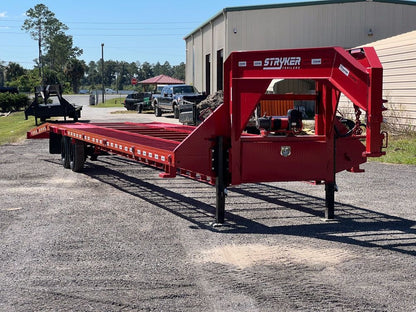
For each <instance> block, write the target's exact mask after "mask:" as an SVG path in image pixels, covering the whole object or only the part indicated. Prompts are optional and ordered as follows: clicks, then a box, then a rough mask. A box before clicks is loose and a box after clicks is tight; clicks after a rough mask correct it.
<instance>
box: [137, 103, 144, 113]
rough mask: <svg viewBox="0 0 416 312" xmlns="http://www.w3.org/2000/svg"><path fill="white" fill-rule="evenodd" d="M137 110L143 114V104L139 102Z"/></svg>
mask: <svg viewBox="0 0 416 312" xmlns="http://www.w3.org/2000/svg"><path fill="white" fill-rule="evenodd" d="M137 112H138V113H139V114H141V113H142V112H143V106H142V105H141V104H139V105H138V107H137Z"/></svg>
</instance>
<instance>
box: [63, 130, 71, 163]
mask: <svg viewBox="0 0 416 312" xmlns="http://www.w3.org/2000/svg"><path fill="white" fill-rule="evenodd" d="M70 145H71V139H70V138H68V137H66V136H63V137H62V138H61V164H62V166H64V168H65V169H69V168H70V162H69V150H70Z"/></svg>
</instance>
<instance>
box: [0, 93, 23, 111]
mask: <svg viewBox="0 0 416 312" xmlns="http://www.w3.org/2000/svg"><path fill="white" fill-rule="evenodd" d="M28 102H29V98H28V96H27V95H26V94H11V93H8V92H6V93H0V111H2V112H9V111H20V110H22V109H23V108H25V107H26V106H27V104H28Z"/></svg>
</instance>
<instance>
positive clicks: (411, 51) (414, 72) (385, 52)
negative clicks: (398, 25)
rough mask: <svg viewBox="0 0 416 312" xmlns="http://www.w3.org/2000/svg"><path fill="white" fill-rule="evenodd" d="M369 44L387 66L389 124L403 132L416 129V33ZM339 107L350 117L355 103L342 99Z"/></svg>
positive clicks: (384, 91) (385, 68) (385, 92)
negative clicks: (350, 109)
mask: <svg viewBox="0 0 416 312" xmlns="http://www.w3.org/2000/svg"><path fill="white" fill-rule="evenodd" d="M367 45H368V46H372V47H374V48H375V50H376V52H377V55H378V57H379V59H380V62H381V64H382V65H383V98H384V99H386V100H388V103H386V104H385V106H386V107H387V108H388V111H386V112H384V114H383V115H384V116H385V117H386V121H387V122H388V123H390V124H393V125H394V126H396V127H399V129H400V130H411V128H413V129H416V31H412V32H408V33H404V34H401V35H398V36H394V37H391V38H387V39H383V40H379V41H375V42H372V43H370V44H367ZM339 107H340V110H341V111H344V112H346V113H348V114H349V113H350V111H349V110H348V108H349V107H351V103H350V102H349V101H348V99H346V98H345V97H341V99H340V104H339Z"/></svg>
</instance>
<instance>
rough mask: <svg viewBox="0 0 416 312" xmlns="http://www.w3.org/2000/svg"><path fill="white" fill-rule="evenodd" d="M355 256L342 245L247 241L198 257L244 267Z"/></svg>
mask: <svg viewBox="0 0 416 312" xmlns="http://www.w3.org/2000/svg"><path fill="white" fill-rule="evenodd" d="M352 258H355V256H354V255H352V254H351V253H350V252H349V253H347V252H346V251H344V250H342V249H334V248H329V249H328V248H325V249H320V248H314V247H307V246H267V245H262V244H248V245H226V246H221V247H217V248H213V249H210V250H206V251H203V252H202V253H201V257H200V258H199V261H201V262H214V263H220V264H227V265H232V266H235V267H237V268H240V269H244V268H247V267H252V266H254V265H258V264H268V265H273V264H279V263H281V262H287V261H290V262H295V263H302V264H304V265H310V266H317V265H318V266H319V265H326V266H327V265H336V264H339V263H342V262H344V261H346V260H349V259H352Z"/></svg>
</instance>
